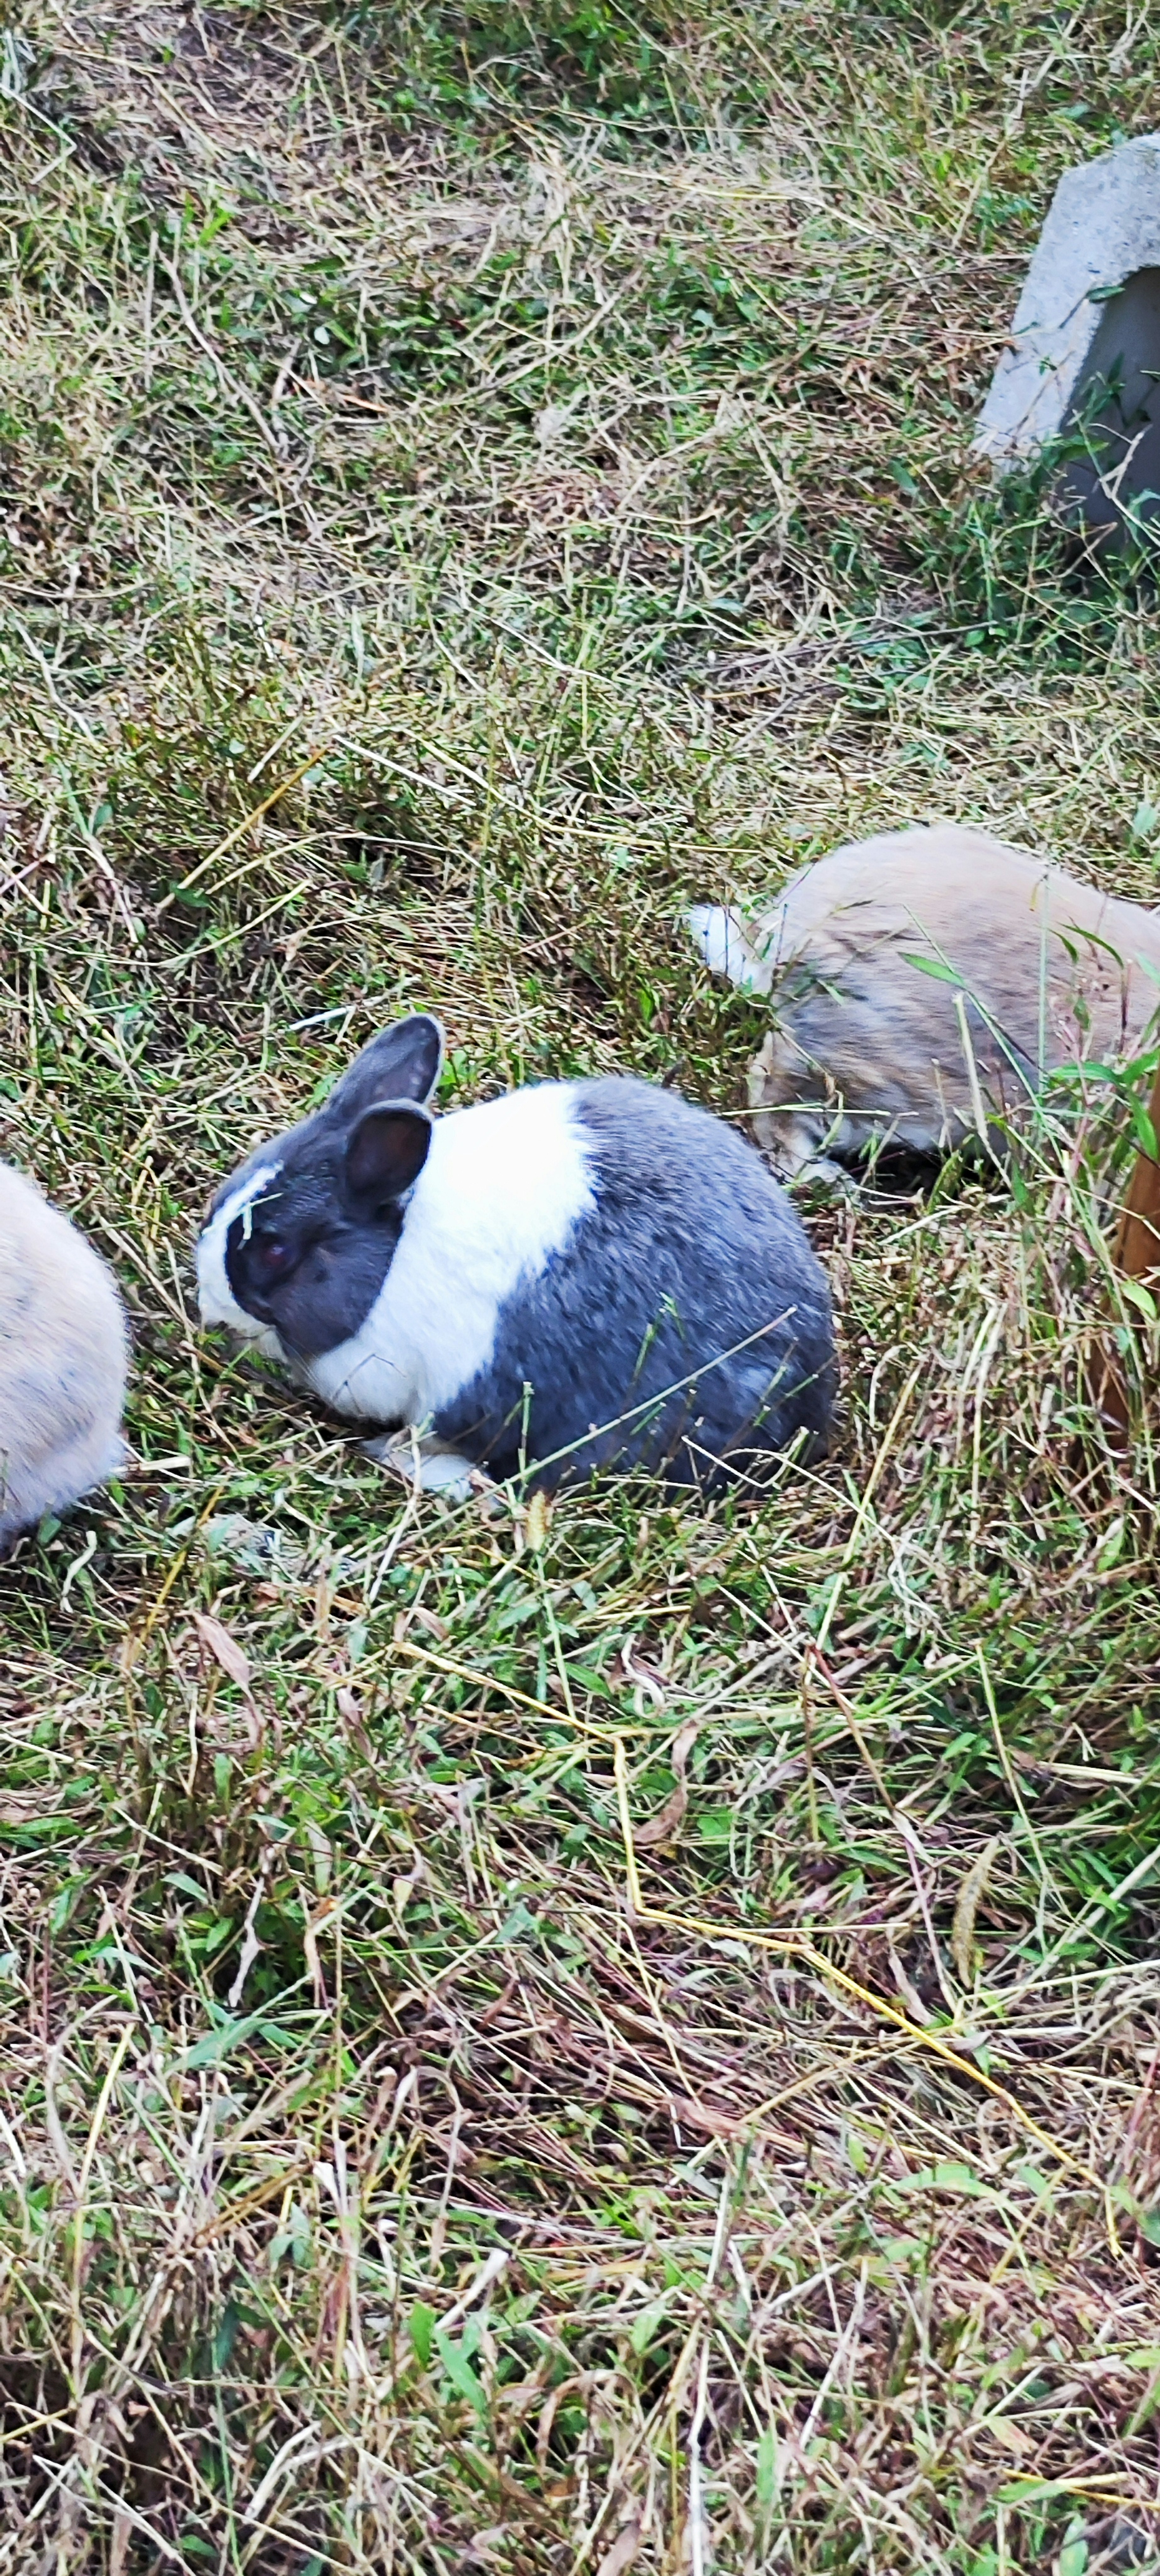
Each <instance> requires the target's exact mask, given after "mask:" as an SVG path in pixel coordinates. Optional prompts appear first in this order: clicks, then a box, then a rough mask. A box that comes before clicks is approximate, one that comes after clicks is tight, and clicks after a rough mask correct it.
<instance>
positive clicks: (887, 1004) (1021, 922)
mask: <svg viewBox="0 0 1160 2576" xmlns="http://www.w3.org/2000/svg"><path fill="white" fill-rule="evenodd" d="M689 925H690V928H691V929H692V932H693V936H694V938H695V939H696V941H697V945H698V947H699V948H700V950H701V953H702V955H703V957H704V958H705V960H706V963H707V964H708V965H709V966H710V967H711V968H712V969H713V971H714V973H716V974H720V975H727V976H728V977H729V978H730V980H731V982H733V983H734V984H738V985H740V986H741V987H742V988H743V989H744V990H747V991H750V992H756V993H768V994H769V995H770V996H771V999H772V1003H773V1013H772V1018H773V1025H772V1027H771V1029H770V1033H769V1036H768V1037H767V1038H766V1041H765V1044H764V1046H763V1047H762V1049H761V1052H760V1054H759V1055H758V1056H757V1057H756V1059H755V1061H754V1063H753V1064H752V1065H751V1067H750V1072H749V1097H750V1101H751V1104H752V1106H753V1108H754V1110H755V1111H756V1113H757V1114H756V1116H755V1118H754V1122H753V1123H754V1128H755V1130H756V1134H757V1138H758V1141H759V1143H760V1144H761V1145H762V1146H763V1147H764V1148H765V1150H766V1152H767V1153H768V1154H770V1155H771V1156H772V1158H773V1160H774V1161H775V1162H776V1163H777V1164H778V1165H779V1167H780V1168H781V1170H782V1171H783V1172H786V1173H790V1174H793V1173H799V1172H806V1171H808V1172H809V1173H810V1174H814V1175H817V1176H818V1177H820V1178H827V1179H835V1178H837V1177H838V1173H837V1165H836V1163H835V1161H832V1160H831V1159H830V1157H836V1158H837V1162H841V1161H845V1160H848V1159H850V1158H851V1157H853V1156H856V1155H858V1154H860V1153H863V1152H864V1151H865V1150H866V1148H867V1147H868V1146H869V1145H870V1144H871V1143H872V1142H873V1141H874V1140H875V1139H878V1140H879V1141H886V1140H889V1141H891V1142H893V1143H896V1144H900V1145H906V1146H909V1147H910V1148H911V1149H912V1150H914V1151H916V1152H918V1153H942V1152H945V1151H946V1150H947V1148H948V1147H950V1146H953V1145H955V1144H957V1143H959V1142H960V1141H961V1140H962V1138H963V1137H964V1136H966V1135H967V1134H968V1133H970V1132H971V1131H974V1130H977V1129H978V1128H979V1127H980V1125H985V1124H986V1122H987V1119H988V1116H989V1115H991V1114H994V1115H996V1116H998V1117H1000V1118H1003V1119H1010V1118H1012V1117H1016V1116H1018V1114H1019V1110H1020V1108H1021V1107H1025V1106H1026V1104H1027V1101H1028V1099H1029V1098H1030V1096H1031V1095H1032V1094H1033V1093H1034V1092H1035V1091H1036V1090H1037V1089H1038V1087H1039V1085H1040V1083H1041V1082H1042V1079H1043V1076H1044V1074H1045V1073H1046V1072H1048V1071H1050V1070H1051V1068H1052V1067H1053V1066H1055V1065H1059V1064H1067V1063H1071V1062H1073V1061H1074V1060H1075V1059H1076V1058H1079V1057H1083V1056H1090V1057H1092V1058H1093V1059H1096V1060H1106V1059H1107V1058H1108V1057H1109V1056H1113V1055H1119V1054H1126V1053H1130V1052H1131V1051H1132V1050H1133V1049H1134V1048H1135V1047H1137V1046H1139V1044H1140V1043H1141V1041H1142V1040H1143V1038H1144V1036H1145V1034H1146V1032H1147V1029H1148V1024H1149V1022H1150V1021H1151V1019H1152V1018H1153V1015H1154V1013H1155V1012H1156V1011H1157V1009H1158V1007H1160V916H1157V915H1156V914H1155V913H1151V912H1146V911H1145V910H1144V908H1143V906H1142V905H1141V904H1136V903H1125V902H1122V901H1118V900H1117V899H1116V898H1115V897H1114V896H1110V895H1104V894H1099V893H1097V891H1096V889H1095V888H1094V887H1093V886H1087V885H1082V884H1081V883H1080V882H1079V880H1078V879H1077V878H1075V877H1071V876H1066V875H1065V874H1064V872H1063V870H1062V869H1060V868H1054V867H1050V866H1048V865H1047V864H1046V863H1045V862H1044V861H1042V860H1040V859H1034V858H1032V857H1031V856H1030V855H1029V854H1028V852H1027V851H1025V850H1013V849H1009V848H1008V847H1007V845H1006V844H1005V843H1004V842H1002V841H996V840H992V838H991V836H990V834H989V833H987V832H978V831H974V830H972V829H970V828H969V827H968V826H967V825H965V824H960V823H938V824H933V825H931V826H929V827H927V828H923V829H916V830H914V831H910V832H886V833H883V834H882V836H881V838H880V839H877V840H873V841H859V842H852V843H849V844H847V846H846V847H845V848H843V849H839V850H832V851H831V852H830V853H829V855H828V857H826V858H824V859H817V860H815V861H814V862H813V863H812V864H811V865H810V866H809V867H806V868H803V869H802V870H801V872H800V874H799V875H797V876H795V877H791V879H790V881H789V884H788V885H787V886H786V887H785V888H784V889H783V891H782V893H781V895H780V896H779V898H778V900H777V902H776V903H774V904H771V905H770V906H769V907H768V909H767V910H766V911H765V912H763V913H761V914H759V915H756V916H755V917H754V918H753V919H750V920H742V919H741V918H740V916H739V915H738V914H737V913H734V912H729V911H726V910H724V909H722V908H720V907H710V906H702V907H701V908H700V909H698V910H697V911H696V912H692V913H690V914H689ZM916 958H926V959H928V960H930V961H931V962H932V963H933V964H934V966H935V968H936V970H941V971H936V973H935V974H933V975H932V974H931V973H929V972H928V971H925V970H924V968H923V967H922V966H921V965H916V964H915V963H914V960H915V959H916ZM947 970H949V973H950V978H951V980H948V975H947Z"/></svg>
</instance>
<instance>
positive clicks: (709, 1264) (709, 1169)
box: [435, 1076, 835, 1487]
mask: <svg viewBox="0 0 1160 2576" xmlns="http://www.w3.org/2000/svg"><path fill="white" fill-rule="evenodd" d="M569 1093H570V1097H569V1114H570V1123H571V1124H572V1127H573V1132H574V1134H576V1135H577V1137H578V1138H579V1139H580V1141H581V1144H582V1150H583V1153H584V1157H585V1161H586V1163H587V1166H588V1169H589V1171H590V1174H591V1183H592V1189H591V1200H590V1204H589V1205H588V1207H587V1208H586V1209H585V1210H584V1211H583V1212H582V1213H581V1215H580V1216H579V1217H578V1219H577V1221H576V1223H575V1225H574V1228H573V1229H572V1231H571V1233H570V1237H569V1239H568V1241H567V1243H566V1245H565V1246H564V1247H562V1249H561V1252H560V1253H559V1254H558V1255H557V1256H556V1257H555V1258H554V1259H553V1260H551V1261H550V1262H549V1263H548V1264H546V1265H545V1266H544V1267H543V1268H542V1269H540V1270H539V1271H538V1272H537V1273H535V1274H534V1275H530V1276H528V1277H526V1278H525V1279H524V1280H523V1281H521V1283H520V1284H519V1287H518V1288H517V1290H516V1292H515V1294H514V1295H512V1296H511V1297H510V1299H509V1300H508V1302H507V1304H506V1306H505V1307H504V1309H503V1311H502V1313H501V1315H500V1317H499V1320H498V1328H497V1332H496V1336H495V1343H494V1347H493V1350H492V1353H491V1355H490V1358H489V1360H488V1363H487V1365H486V1366H485V1367H484V1368H483V1369H482V1370H480V1372H479V1373H478V1375H477V1376H476V1377H475V1378H473V1379H472V1380H471V1381H470V1382H469V1383H468V1384H466V1385H465V1386H464V1387H463V1388H462V1389H461V1391H460V1392H459V1394H458V1395H457V1396H456V1398H455V1399H454V1401H453V1402H452V1403H451V1404H449V1405H448V1406H446V1407H445V1408H444V1410H443V1412H442V1414H441V1415H440V1416H439V1417H437V1420H436V1426H435V1427H436V1430H437V1433H438V1435H439V1437H440V1439H441V1440H444V1441H446V1442H447V1443H448V1444H449V1445H451V1446H452V1447H453V1448H454V1449H456V1450H457V1451H458V1452H459V1453H460V1454H465V1455H469V1456H476V1457H482V1458H485V1459H486V1461H487V1463H488V1465H489V1467H490V1469H491V1472H492V1473H493V1474H498V1475H501V1476H502V1475H509V1474H512V1473H514V1472H515V1471H516V1470H517V1468H518V1467H519V1466H520V1464H521V1463H522V1461H523V1460H524V1459H527V1460H536V1461H540V1462H543V1464H544V1469H545V1475H544V1481H548V1482H559V1481H562V1480H563V1479H565V1478H568V1477H572V1476H577V1475H580V1476H582V1475H586V1474H588V1473H590V1472H591V1471H592V1470H593V1469H595V1468H602V1469H608V1468H614V1469H616V1470H618V1471H624V1470H625V1469H628V1468H631V1467H635V1466H643V1467H646V1468H648V1469H649V1470H650V1471H652V1472H654V1473H660V1474H663V1475H664V1477H665V1479H666V1481H667V1482H668V1483H669V1484H671V1485H700V1486H702V1487H712V1486H714V1485H716V1484H717V1483H718V1482H720V1481H721V1478H722V1475H723V1474H724V1475H728V1474H729V1473H731V1472H732V1473H738V1472H745V1471H748V1470H751V1469H752V1468H754V1467H756V1466H759V1465H760V1462H761V1460H762V1459H765V1460H768V1458H769V1457H770V1455H771V1454H773V1453H776V1452H778V1451H782V1450H784V1449H786V1448H787V1447H788V1446H789V1445H790V1443H791V1442H792V1441H793V1440H794V1439H795V1436H797V1435H799V1434H801V1435H802V1436H803V1454H804V1455H805V1456H807V1457H817V1456H819V1455H822V1454H824V1451H825V1447H826V1443H827V1439H828V1434H829V1426H830V1417H831V1412H832V1407H833V1399H834V1387H835V1365H834V1348H833V1328H832V1322H831V1315H830V1303H829V1294H828V1290H827V1286H826V1281H825V1276H824V1273H823V1271H822V1269H821V1266H820V1264H819V1263H818V1261H817V1260H816V1258H815V1256H814V1253H813V1251H812V1249H811V1246H810V1244H809V1241H808V1238H807V1236H806V1234H805V1232H804V1229H803V1227H802V1225H801V1222H800V1219H799V1218H798V1216H797V1214H796V1211H795V1210H794V1209H793V1208H792V1207H791V1206H790V1203H789V1201H788V1200H787V1199H786V1198H785V1196H784V1194H783V1193H782V1191H781V1190H780V1189H779V1188H778V1186H777V1184H776V1182H774V1181H773V1179H772V1176H771V1175H770V1174H769V1172H768V1171H767V1170H766V1168H765V1167H764V1166H763V1164H762V1163H761V1161H760V1158H759V1157H758V1156H757V1155H756V1154H755V1153H754V1152H753V1149H752V1147H751V1146H750V1145H749V1144H748V1143H747V1142H746V1141H745V1139H744V1138H742V1137H740V1136H738V1135H736V1134H735V1133H733V1132H732V1131H731V1130H730V1129H729V1128H728V1127H726V1126H725V1125H724V1123H723V1122H722V1121H721V1120H719V1119H716V1118H714V1117H712V1116H711V1115H710V1114H709V1113H708V1112H707V1111H705V1110H701V1109H697V1108H695V1107H693V1106H692V1104H691V1103H689V1102H688V1101H685V1100H683V1099H682V1098H681V1097H680V1096H679V1095H678V1094H675V1093H673V1092H668V1091H663V1090H660V1089H658V1088H655V1087H653V1086H652V1085H650V1084H647V1083H643V1082H636V1081H633V1080H631V1079H629V1078H626V1077H623V1076H613V1077H609V1078H608V1079H606V1080H603V1081H595V1082H589V1083H579V1084H575V1085H573V1086H569Z"/></svg>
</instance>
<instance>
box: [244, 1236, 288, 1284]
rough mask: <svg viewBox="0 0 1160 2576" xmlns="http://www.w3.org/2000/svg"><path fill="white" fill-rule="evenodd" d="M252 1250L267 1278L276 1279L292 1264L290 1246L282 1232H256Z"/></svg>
mask: <svg viewBox="0 0 1160 2576" xmlns="http://www.w3.org/2000/svg"><path fill="white" fill-rule="evenodd" d="M251 1251H252V1254H253V1257H254V1258H255V1259H256V1261H257V1263H258V1267H259V1269H261V1270H262V1271H264V1273H265V1275H266V1277H267V1279H276V1278H277V1277H278V1275H279V1273H280V1272H281V1271H283V1270H287V1269H288V1268H289V1266H290V1258H291V1255H290V1246H289V1244H288V1243H284V1242H283V1240H282V1237H281V1235H280V1234H255V1236H254V1237H253V1241H252V1245H251Z"/></svg>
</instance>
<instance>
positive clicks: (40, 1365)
mask: <svg viewBox="0 0 1160 2576" xmlns="http://www.w3.org/2000/svg"><path fill="white" fill-rule="evenodd" d="M128 1359H129V1346H128V1336H127V1334H126V1330H125V1318H124V1313H123V1310H122V1306H121V1300H120V1298H119V1296H118V1294H117V1290H116V1287H115V1286H114V1283H113V1279H112V1276H111V1274H110V1272H109V1271H108V1270H107V1269H106V1267H105V1264H104V1262H103V1261H102V1260H101V1259H100V1257H99V1255H98V1254H97V1253H96V1252H94V1250H93V1248H92V1245H91V1244H90V1243H86V1241H85V1238H84V1236H83V1235H82V1234H78V1232H77V1229H76V1227H75V1226H74V1225H70V1223H69V1220H68V1218H67V1217H66V1216H62V1215H61V1212H60V1209H59V1208H55V1207H50V1206H49V1203H48V1201H47V1199H44V1198H42V1197H41V1194H40V1191H39V1190H38V1189H37V1188H36V1187H35V1185H34V1183H33V1182H32V1181H29V1180H26V1179H25V1178H24V1175H23V1173H21V1172H15V1171H13V1170H12V1168H11V1166H10V1165H9V1164H7V1163H0V1548H2V1547H4V1546H6V1545H7V1544H9V1543H10V1541H11V1540H12V1539H13V1538H15V1536H16V1535H17V1533H18V1531H20V1530H22V1529H29V1528H31V1527H32V1526H33V1524H34V1523H35V1522H36V1521H38V1520H39V1519H40V1517H41V1515H42V1513H44V1512H60V1511H63V1510H64V1509H65V1507H66V1505H68V1504H69V1503H75V1502H76V1501H78V1500H79V1498H80V1496H81V1495H82V1494H85V1493H88V1491H89V1489H90V1487H91V1486H93V1485H100V1484H103V1483H104V1481H105V1479H106V1477H108V1476H112V1475H115V1474H116V1472H117V1469H118V1468H119V1467H120V1466H121V1465H122V1463H123V1460H124V1455H125V1451H124V1443H123V1441H122V1439H121V1436H120V1424H121V1409H122V1405H123V1403H124V1397H125V1379H126V1375H127V1371H128Z"/></svg>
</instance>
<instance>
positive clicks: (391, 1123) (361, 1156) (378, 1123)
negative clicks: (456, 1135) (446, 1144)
mask: <svg viewBox="0 0 1160 2576" xmlns="http://www.w3.org/2000/svg"><path fill="white" fill-rule="evenodd" d="M432 1128H433V1121H432V1119H431V1118H430V1116H429V1115H428V1112H427V1111H426V1110H425V1109H421V1108H417V1107H413V1106H412V1104H411V1103H410V1102H409V1101H406V1100H376V1101H375V1102H374V1104H373V1106H372V1107H371V1108H370V1109H366V1110H364V1111H363V1114H362V1117H361V1118H360V1119H358V1121H357V1123H356V1125H355V1126H354V1127H353V1129H352V1130H351V1134H350V1136H349V1138H348V1141H347V1148H346V1185H347V1189H348V1190H349V1192H350V1195H351V1197H352V1199H354V1200H356V1201H359V1202H361V1203H362V1205H363V1206H364V1207H367V1208H375V1207H381V1206H382V1204H383V1201H384V1200H386V1199H398V1198H401V1197H402V1195H403V1192H404V1190H409V1189H410V1187H411V1183H412V1182H413V1181H417V1180H418V1178H419V1174H420V1172H421V1171H422V1169H423V1165H424V1163H425V1162H426V1160H427V1156H428V1154H429V1153H430V1151H431V1135H432Z"/></svg>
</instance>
